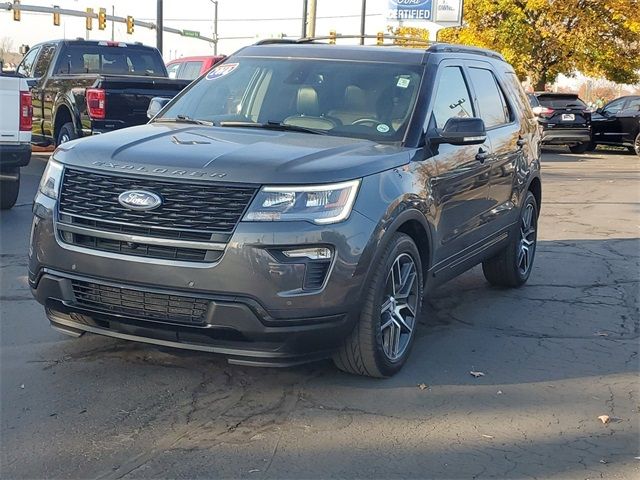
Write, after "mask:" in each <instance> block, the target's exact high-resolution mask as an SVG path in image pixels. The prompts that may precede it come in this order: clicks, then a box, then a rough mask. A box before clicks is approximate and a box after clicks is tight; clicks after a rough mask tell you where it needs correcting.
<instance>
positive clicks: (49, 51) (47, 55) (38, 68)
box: [33, 45, 56, 78]
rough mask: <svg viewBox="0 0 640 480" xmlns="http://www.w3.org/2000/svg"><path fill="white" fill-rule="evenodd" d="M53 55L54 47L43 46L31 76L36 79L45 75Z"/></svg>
mask: <svg viewBox="0 0 640 480" xmlns="http://www.w3.org/2000/svg"><path fill="white" fill-rule="evenodd" d="M54 53H56V46H55V45H45V46H44V47H42V53H41V54H40V56H39V57H38V61H37V62H36V65H35V67H34V69H33V76H34V77H36V78H40V77H44V76H45V75H46V74H47V70H48V69H49V65H51V59H52V58H53V55H54Z"/></svg>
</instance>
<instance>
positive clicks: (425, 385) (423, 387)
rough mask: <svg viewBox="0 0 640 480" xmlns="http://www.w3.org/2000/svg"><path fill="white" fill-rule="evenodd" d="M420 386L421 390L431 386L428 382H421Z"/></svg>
mask: <svg viewBox="0 0 640 480" xmlns="http://www.w3.org/2000/svg"><path fill="white" fill-rule="evenodd" d="M418 388H419V389H420V390H426V389H427V388H429V385H427V384H426V383H419V384H418Z"/></svg>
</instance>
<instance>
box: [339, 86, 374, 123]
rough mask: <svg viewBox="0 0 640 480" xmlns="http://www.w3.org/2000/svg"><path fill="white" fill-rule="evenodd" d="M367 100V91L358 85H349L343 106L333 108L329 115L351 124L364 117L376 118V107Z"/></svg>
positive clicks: (345, 92) (345, 91)
mask: <svg viewBox="0 0 640 480" xmlns="http://www.w3.org/2000/svg"><path fill="white" fill-rule="evenodd" d="M373 107H374V106H373V105H370V104H369V102H368V101H367V92H365V91H364V90H363V89H362V88H360V87H358V86H357V85H348V86H347V88H345V90H344V102H343V106H342V108H339V109H336V110H331V111H330V112H329V113H328V115H329V116H330V117H335V118H337V119H338V120H340V121H341V122H342V123H343V124H344V125H351V124H352V123H353V122H355V121H356V120H360V119H363V118H370V119H376V113H375V109H374V108H373Z"/></svg>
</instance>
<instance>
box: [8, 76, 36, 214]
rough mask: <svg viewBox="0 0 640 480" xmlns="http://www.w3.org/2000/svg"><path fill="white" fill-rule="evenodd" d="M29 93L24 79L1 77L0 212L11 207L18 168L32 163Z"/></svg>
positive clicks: (16, 185) (14, 196) (31, 108)
mask: <svg viewBox="0 0 640 480" xmlns="http://www.w3.org/2000/svg"><path fill="white" fill-rule="evenodd" d="M32 115H33V107H32V105H31V93H29V87H28V85H27V81H26V80H25V79H24V78H21V77H18V76H13V75H9V74H4V73H0V209H2V210H6V209H9V208H11V207H13V206H14V205H15V203H16V200H17V199H18V192H19V191H20V167H24V166H25V165H27V164H28V163H29V160H31V123H32Z"/></svg>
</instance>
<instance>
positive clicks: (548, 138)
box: [542, 128, 591, 145]
mask: <svg viewBox="0 0 640 480" xmlns="http://www.w3.org/2000/svg"><path fill="white" fill-rule="evenodd" d="M589 142H591V130H590V129H588V128H556V129H553V128H551V129H549V128H545V129H543V130H542V143H543V144H545V145H567V144H577V143H589Z"/></svg>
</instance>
